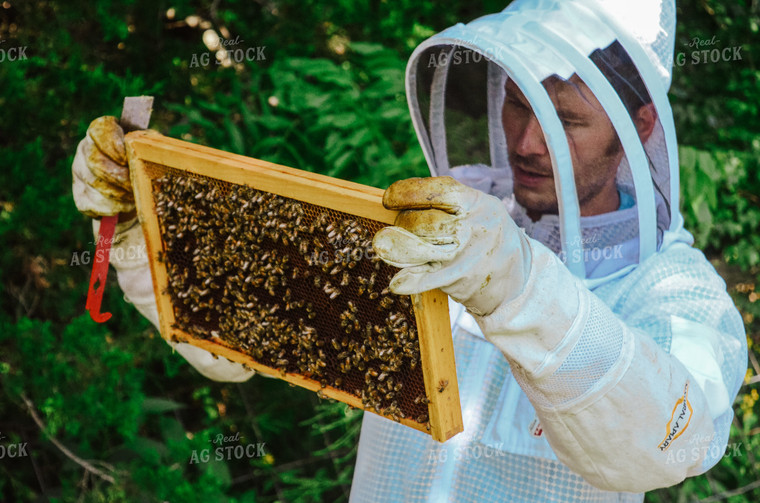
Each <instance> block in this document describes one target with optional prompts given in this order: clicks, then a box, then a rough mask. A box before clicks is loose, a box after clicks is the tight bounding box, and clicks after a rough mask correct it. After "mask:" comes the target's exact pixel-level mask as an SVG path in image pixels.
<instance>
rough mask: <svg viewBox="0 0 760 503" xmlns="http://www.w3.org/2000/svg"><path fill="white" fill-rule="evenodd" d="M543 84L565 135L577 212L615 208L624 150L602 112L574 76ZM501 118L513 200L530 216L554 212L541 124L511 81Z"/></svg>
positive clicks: (550, 180) (593, 211)
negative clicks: (578, 205)
mask: <svg viewBox="0 0 760 503" xmlns="http://www.w3.org/2000/svg"><path fill="white" fill-rule="evenodd" d="M544 85H545V87H546V88H547V90H548V92H549V96H550V97H551V100H552V102H553V103H554V107H555V108H556V110H557V115H558V116H559V118H560V120H561V121H562V124H563V126H564V129H565V133H566V135H567V139H568V144H569V146H570V156H571V159H572V162H573V170H574V172H575V185H576V190H577V192H578V202H579V204H580V208H581V215H583V216H587V215H596V214H600V213H606V212H609V211H615V210H617V208H618V207H619V196H618V193H617V187H616V185H615V175H616V173H617V166H618V165H619V164H620V161H621V159H622V156H623V152H622V148H621V146H620V142H619V140H618V138H617V135H616V134H615V130H614V128H613V126H612V123H611V122H610V120H609V118H608V117H607V114H606V113H605V112H604V110H603V109H602V106H601V105H600V103H599V102H598V101H597V99H596V98H595V97H594V95H593V94H592V93H591V91H590V90H589V88H588V87H587V86H586V85H585V84H584V83H583V82H582V81H581V80H580V79H578V78H577V77H576V76H573V77H572V78H571V79H570V81H569V82H563V81H560V80H559V79H547V80H546V81H544ZM502 122H503V124H504V132H505V134H506V139H507V147H508V150H509V152H508V154H509V163H510V165H511V167H512V171H513V173H514V193H515V198H516V199H517V202H518V203H520V204H521V205H522V206H523V207H524V208H525V209H526V210H527V211H528V214H529V215H530V216H531V218H533V219H534V220H537V219H538V218H539V217H540V216H541V215H543V214H547V213H548V214H556V213H558V204H557V194H556V191H555V187H554V175H553V172H552V162H551V158H550V156H549V150H548V149H547V147H546V143H545V141H544V135H543V132H542V130H541V126H540V125H539V124H538V120H537V119H536V117H535V115H534V114H533V110H532V108H531V106H530V104H529V103H528V100H527V99H526V98H525V96H524V95H523V94H522V92H521V91H520V89H519V88H518V87H517V85H515V84H514V83H513V82H512V80H511V79H510V80H509V82H508V83H507V87H506V98H505V100H504V107H503V109H502Z"/></svg>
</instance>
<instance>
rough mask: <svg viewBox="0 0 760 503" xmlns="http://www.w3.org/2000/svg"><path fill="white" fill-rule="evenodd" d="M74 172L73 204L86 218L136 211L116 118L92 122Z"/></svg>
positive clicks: (122, 136)
mask: <svg viewBox="0 0 760 503" xmlns="http://www.w3.org/2000/svg"><path fill="white" fill-rule="evenodd" d="M71 171H72V175H73V187H72V190H73V192H74V203H75V204H76V205H77V208H78V209H79V211H81V212H82V213H84V214H85V215H87V216H89V217H93V218H95V217H101V216H111V215H116V214H119V213H125V214H130V213H131V212H133V211H134V209H135V198H134V195H133V194H132V183H131V181H130V178H129V167H128V166H127V152H126V149H125V147H124V131H123V130H122V129H121V126H119V122H118V121H117V120H116V117H111V116H104V117H98V118H97V119H95V120H94V121H92V122H91V123H90V127H89V128H88V129H87V136H85V137H84V139H83V140H82V141H81V142H79V147H77V153H76V156H75V157H74V163H73V164H72V166H71Z"/></svg>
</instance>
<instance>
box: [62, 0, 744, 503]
mask: <svg viewBox="0 0 760 503" xmlns="http://www.w3.org/2000/svg"><path fill="white" fill-rule="evenodd" d="M674 33H675V6H674V3H673V2H672V1H657V0H646V1H644V2H643V3H642V2H637V3H626V2H623V1H614V2H613V1H606V2H594V1H591V0H561V1H560V0H525V1H521V0H517V1H514V2H513V3H512V4H510V6H509V7H508V8H507V9H505V10H504V11H503V12H501V13H499V14H495V15H492V16H486V17H483V18H480V19H478V20H475V21H473V22H471V23H469V24H467V25H462V24H458V25H456V26H454V27H452V28H449V29H448V30H445V31H444V32H442V33H440V34H438V35H436V36H434V37H432V38H430V39H429V40H427V41H426V42H424V43H423V44H421V45H420V47H418V48H417V50H416V51H415V52H414V54H413V55H412V57H411V59H410V62H409V65H408V68H407V95H408V100H409V104H410V110H411V113H412V119H413V122H414V125H415V128H416V131H417V134H418V137H419V140H420V143H421V145H422V149H423V151H424V153H425V156H426V159H427V161H428V164H429V166H430V169H431V172H432V174H433V175H434V176H442V175H449V176H450V177H453V178H450V177H438V178H426V179H411V180H404V181H401V182H397V183H396V184H394V185H392V186H391V187H390V188H389V189H388V190H387V191H386V194H385V198H384V203H385V204H386V205H387V206H388V207H390V208H394V209H398V210H402V213H401V214H400V217H399V219H398V220H397V227H391V228H387V229H385V230H383V231H381V232H380V233H378V234H377V236H376V238H375V241H374V245H375V249H376V251H377V253H378V254H379V255H380V256H381V257H382V258H383V259H384V260H386V261H387V262H389V263H391V264H393V265H396V266H398V267H401V268H402V270H401V271H400V272H399V273H398V274H397V275H396V276H395V277H394V279H393V281H392V289H393V290H394V291H395V292H396V293H399V294H409V293H413V292H421V291H425V290H429V289H431V288H441V289H442V290H443V291H445V292H446V293H448V294H449V296H450V297H451V298H452V299H453V300H454V301H455V302H452V305H451V316H452V328H453V334H454V345H455V352H456V365H457V377H458V381H459V394H460V397H461V401H462V412H463V419H464V431H463V432H462V433H460V434H459V435H457V436H455V437H453V438H452V439H451V440H449V441H447V442H446V443H444V444H439V443H438V442H435V441H433V440H432V439H431V438H430V436H429V435H426V434H424V433H421V432H419V431H417V430H413V429H411V428H408V427H405V426H402V425H400V424H398V423H395V422H393V421H390V420H388V419H385V418H382V417H380V416H378V415H375V414H364V419H363V426H362V431H361V438H360V443H359V452H358V459H357V465H356V470H355V474H354V480H353V485H352V490H351V501H354V502H363V501H367V502H373V503H375V502H404V503H406V502H412V501H434V502H437V501H453V502H465V501H472V502H482V501H526V502H527V501H529V502H535V501H562V502H569V501H641V500H642V499H643V494H642V493H643V492H644V491H648V490H650V489H654V488H658V487H664V486H670V485H673V484H676V483H678V482H679V481H681V480H683V479H684V478H685V477H688V476H693V475H697V474H700V473H703V472H705V471H706V470H708V469H709V468H710V467H711V466H713V465H714V464H715V463H717V461H718V460H719V459H720V458H721V457H722V455H723V453H724V451H725V446H726V443H727V439H728V434H729V427H730V424H731V421H732V418H733V411H732V409H731V404H732V402H733V399H734V397H735V396H736V394H737V392H738V389H739V386H740V385H741V382H742V378H743V376H744V372H745V368H746V358H747V353H746V351H747V349H746V339H745V334H744V327H743V323H742V320H741V317H740V316H739V314H738V312H737V310H736V308H735V307H734V305H733V303H732V301H731V299H730V297H729V296H728V294H727V293H726V288H725V283H724V282H723V281H722V280H721V278H720V277H719V276H718V275H717V274H716V272H715V270H714V269H713V267H712V266H711V265H710V264H709V263H708V261H707V260H706V259H705V257H704V255H703V254H702V253H701V252H699V251H698V250H695V249H694V248H692V247H691V244H692V242H693V239H692V237H691V235H690V234H689V233H688V232H687V231H685V230H684V229H683V218H682V216H681V215H680V213H679V211H678V189H679V187H678V159H677V145H676V141H675V130H674V126H673V118H672V113H671V110H670V106H669V103H668V100H667V90H668V88H669V85H670V70H671V67H672V56H673V43H674V42H673V37H674ZM120 135H121V133H120V130H119V128H118V125H117V124H116V121H115V120H113V119H110V120H109V119H98V120H96V121H95V122H94V123H93V125H92V126H91V127H90V129H89V130H88V136H87V137H86V138H85V139H84V140H83V141H82V143H81V144H80V145H79V150H78V152H77V155H76V158H75V160H74V165H73V172H74V195H75V201H76V203H77V206H78V207H79V209H80V210H81V211H83V212H85V213H87V214H89V215H91V216H100V215H113V214H116V213H119V212H121V213H123V214H127V215H129V212H130V211H131V210H133V208H134V203H133V201H132V198H131V194H130V193H129V192H128V191H127V192H126V193H125V191H123V190H116V189H115V188H114V187H111V186H110V185H109V184H108V183H107V180H106V179H107V177H104V176H102V175H101V173H104V172H108V171H109V170H111V171H112V170H114V169H116V166H118V165H119V163H122V165H123V160H124V155H123V142H122V140H121V136H120ZM114 163H115V165H114ZM456 180H459V181H456ZM460 182H462V183H460ZM488 194H490V195H488ZM125 220H126V221H124V222H122V223H120V224H119V225H118V226H117V234H116V239H115V242H114V247H125V246H135V245H137V246H139V245H140V244H141V243H142V239H143V237H142V232H141V230H140V227H139V224H138V223H137V221H136V220H134V219H131V220H130V219H129V217H127V218H126V219H125ZM93 225H94V230H95V231H96V232H97V228H98V221H97V220H95V221H94V223H93ZM126 256H127V255H126V254H123V255H122V254H117V253H113V254H112V258H111V262H112V264H113V265H114V267H115V268H116V270H117V273H118V280H119V284H120V286H121V287H122V289H123V290H124V293H125V297H126V298H128V299H129V300H130V301H131V302H133V303H134V304H135V306H136V307H137V309H138V310H139V311H140V312H142V313H143V314H144V315H145V316H146V317H148V319H150V320H151V322H152V323H153V324H154V325H156V326H157V325H158V315H157V310H156V304H155V299H154V296H153V288H152V284H151V278H150V272H149V267H148V264H147V262H146V261H145V259H144V258H143V259H142V260H140V257H137V258H135V259H132V260H130V259H126V258H118V257H126ZM173 346H174V347H175V348H176V349H177V351H179V352H180V353H181V354H182V355H183V356H184V357H185V358H186V359H188V361H190V363H192V364H193V365H194V366H195V367H196V368H197V369H198V370H199V371H200V372H201V373H202V374H204V375H206V376H208V377H209V378H211V379H215V380H223V381H243V380H245V379H247V378H248V377H250V376H251V375H252V373H250V372H249V371H246V370H244V369H242V367H240V366H239V365H237V364H233V363H229V362H227V361H224V360H214V359H213V358H212V357H211V356H210V355H209V354H208V353H206V352H205V351H203V350H201V349H198V348H195V347H193V346H189V345H187V344H173Z"/></svg>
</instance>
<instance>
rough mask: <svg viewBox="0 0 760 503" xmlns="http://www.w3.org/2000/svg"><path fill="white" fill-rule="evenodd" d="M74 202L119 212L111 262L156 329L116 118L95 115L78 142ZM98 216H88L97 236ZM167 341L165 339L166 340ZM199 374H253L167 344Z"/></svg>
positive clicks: (94, 212) (231, 378)
mask: <svg viewBox="0 0 760 503" xmlns="http://www.w3.org/2000/svg"><path fill="white" fill-rule="evenodd" d="M72 175H73V193H74V203H75V204H76V206H77V208H78V209H79V211H81V212H82V213H84V214H85V215H88V216H91V217H101V216H110V215H116V214H121V218H120V220H121V222H120V223H119V224H117V225H116V230H115V232H114V238H113V243H112V246H111V253H110V263H111V265H113V267H114V269H116V275H117V278H118V281H119V286H120V287H121V289H122V291H123V292H124V300H126V301H127V302H131V303H133V304H134V306H135V308H136V309H137V310H138V311H139V312H140V313H141V314H142V315H143V316H145V317H146V318H148V320H149V321H150V322H151V323H152V324H153V325H154V326H155V327H156V328H157V329H158V326H159V323H158V307H157V306H156V298H155V294H154V292H153V281H152V277H151V272H150V264H149V262H148V254H147V250H146V246H145V236H144V234H143V231H142V227H141V226H140V224H139V222H138V220H137V218H136V217H135V216H134V215H135V213H134V211H135V204H134V196H133V194H132V183H131V181H130V178H129V168H128V163H127V155H126V150H125V148H124V132H123V131H122V129H121V127H120V126H119V124H118V121H117V120H116V118H115V117H99V118H98V119H95V120H94V121H92V123H91V124H90V127H89V128H88V129H87V136H86V137H85V138H84V139H83V140H82V141H81V142H80V143H79V147H78V148H77V153H76V156H75V157H74V162H73V164H72ZM99 230H100V220H97V219H95V220H93V233H94V235H95V236H96V237H97V236H98V233H99ZM167 342H168V341H167ZM169 345H170V346H172V348H174V349H175V350H176V351H177V352H178V353H179V354H181V355H182V356H183V357H184V358H185V360H187V361H188V362H189V363H190V364H191V365H192V366H193V367H194V368H195V369H196V370H197V371H198V372H200V373H201V374H202V375H203V376H205V377H207V378H209V379H212V380H214V381H224V382H242V381H246V380H248V379H249V378H250V377H251V376H253V375H254V374H255V372H254V371H252V370H247V369H245V368H244V367H243V366H242V365H240V364H239V363H234V362H231V361H229V360H226V359H223V358H219V359H216V358H214V357H213V356H212V355H211V353H209V352H208V351H205V350H203V349H201V348H198V347H196V346H192V345H190V344H187V343H175V342H169Z"/></svg>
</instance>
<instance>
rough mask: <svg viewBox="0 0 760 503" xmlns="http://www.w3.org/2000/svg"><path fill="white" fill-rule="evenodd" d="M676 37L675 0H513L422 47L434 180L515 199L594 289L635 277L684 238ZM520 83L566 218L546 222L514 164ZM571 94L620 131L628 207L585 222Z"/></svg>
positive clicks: (520, 214)
mask: <svg viewBox="0 0 760 503" xmlns="http://www.w3.org/2000/svg"><path fill="white" fill-rule="evenodd" d="M674 32H675V5H674V2H673V1H670V0H644V1H642V2H635V3H634V2H626V1H612V0H607V1H604V0H515V1H514V2H512V3H511V4H510V5H509V7H507V8H506V9H505V10H504V11H502V12H501V13H498V14H494V15H489V16H485V17H482V18H479V19H477V20H475V21H472V22H470V23H469V24H466V25H464V24H457V25H455V26H453V27H451V28H449V29H447V30H445V31H443V32H441V33H439V34H437V35H435V36H433V37H431V38H430V39H428V40H426V41H425V42H423V43H422V44H421V45H420V46H419V47H418V48H417V49H416V50H415V51H414V53H413V55H412V57H411V59H410V61H409V64H408V66H407V73H406V86H407V96H408V99H409V106H410V110H411V114H412V120H413V123H414V126H415V129H416V131H417V135H418V138H419V140H420V143H421V145H422V149H423V151H424V154H425V157H426V159H427V162H428V164H429V166H430V170H431V172H432V174H433V175H434V176H442V175H452V176H455V177H456V178H458V179H459V180H460V181H463V182H464V183H467V184H469V185H471V186H474V187H476V188H479V189H481V190H484V191H486V192H489V193H491V194H493V195H496V196H498V197H501V198H504V200H505V203H506V204H507V207H508V209H509V211H510V214H511V215H512V217H513V218H514V219H515V221H516V222H517V223H518V225H520V226H521V227H523V228H525V229H526V232H527V233H528V235H530V236H531V237H533V238H535V239H537V240H539V241H541V242H542V243H543V244H545V245H547V246H548V247H549V248H551V249H552V250H554V251H555V253H557V254H558V255H559V256H560V258H561V259H562V260H563V261H564V262H565V264H566V265H567V267H568V268H569V269H570V270H571V271H572V272H573V273H574V274H575V275H576V276H578V277H580V278H585V279H586V281H587V283H588V284H589V285H590V286H593V285H598V284H600V283H601V282H604V281H605V280H607V279H609V278H611V277H615V276H618V275H621V274H625V273H627V272H628V271H630V270H631V269H632V268H633V267H635V266H636V264H638V263H640V262H643V261H644V260H646V259H647V258H648V257H650V256H651V255H652V254H654V253H655V252H656V251H657V250H658V249H661V248H663V247H665V246H669V244H671V243H672V242H673V241H675V240H677V239H681V238H682V234H681V233H680V232H679V231H681V229H682V223H683V219H682V217H681V216H680V214H679V213H678V158H677V147H676V137H675V130H674V126H673V118H672V113H671V110H670V105H669V103H668V99H667V90H668V88H669V86H670V70H671V67H672V54H673V37H674ZM505 89H506V90H505ZM509 89H513V91H512V92H513V93H514V94H515V95H516V94H518V93H516V92H514V89H519V94H520V101H519V103H521V104H522V105H523V110H521V112H520V113H528V114H530V117H531V119H532V122H533V124H534V126H533V127H535V124H537V125H538V127H540V130H539V131H540V133H541V134H539V137H540V138H541V142H542V145H543V146H544V148H545V150H546V155H544V156H543V157H544V158H545V160H546V164H547V167H546V169H547V174H548V164H549V163H550V164H551V173H552V175H553V184H554V187H555V191H556V195H557V204H556V211H550V212H548V214H544V215H543V216H541V218H538V219H536V221H534V220H533V219H532V218H529V217H528V214H529V212H526V209H525V208H524V207H523V206H522V205H521V204H520V197H519V189H520V183H521V182H520V178H519V177H518V178H517V179H515V178H513V175H514V173H513V168H512V167H511V166H510V160H512V159H514V157H513V156H514V155H515V153H516V151H517V148H516V146H515V145H510V144H509V138H508V135H505V130H506V131H509V127H510V125H511V124H513V122H511V121H515V120H516V117H515V116H514V113H515V112H514V110H515V106H505V98H506V99H507V100H508V102H507V103H509V99H510V98H513V96H510V95H509V91H508V90H509ZM567 89H574V90H575V92H577V93H579V94H578V96H579V97H580V98H582V99H583V100H584V102H585V103H587V104H588V106H590V107H592V108H593V109H595V110H599V111H600V112H602V113H605V114H606V117H607V118H608V119H609V122H608V124H610V125H611V127H612V128H614V132H615V133H616V134H617V138H618V139H619V143H617V142H614V144H611V146H612V147H616V148H617V149H618V150H617V151H618V152H619V154H618V157H620V158H621V159H622V160H621V162H620V163H619V165H618V166H617V175H616V185H617V191H618V195H619V197H620V201H621V204H620V209H619V210H618V211H614V212H611V213H604V214H601V215H594V216H584V217H581V211H580V203H579V197H578V193H577V191H576V186H578V187H580V186H583V185H584V184H585V183H586V181H585V180H583V179H580V178H579V179H576V175H575V174H574V167H573V162H574V159H576V157H575V156H579V157H582V156H583V154H582V153H579V152H578V151H577V149H576V147H579V148H580V146H579V145H577V142H576V140H577V139H576V138H575V137H574V130H573V128H574V125H573V124H568V118H567V117H562V116H561V114H558V112H557V109H558V108H559V109H561V107H562V105H561V104H558V103H559V101H561V100H560V99H559V98H558V96H560V91H561V90H564V91H563V92H566V91H567ZM516 106H518V108H519V105H516ZM642 106H648V107H649V110H653V111H654V115H651V117H654V119H653V120H654V127H653V129H652V131H651V134H649V135H648V138H647V139H646V140H645V141H644V142H643V143H642V141H641V139H640V136H639V133H638V131H637V127H636V126H637V123H636V122H635V120H634V118H635V117H636V114H637V112H638V110H639V109H640V108H641V107H642ZM533 119H535V120H533ZM607 131H608V132H609V133H611V131H612V130H610V129H609V127H608V129H607ZM613 139H614V135H613ZM599 141H600V142H601V141H602V134H601V132H600V140H599ZM620 149H622V151H621V150H620ZM613 150H614V149H613ZM621 154H622V157H621V156H620V155H621ZM576 164H580V162H576ZM614 164H617V162H615V163H614ZM614 164H613V165H612V170H611V172H612V173H613V176H614V169H615V166H614ZM518 171H519V170H518ZM549 176H551V175H549Z"/></svg>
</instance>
